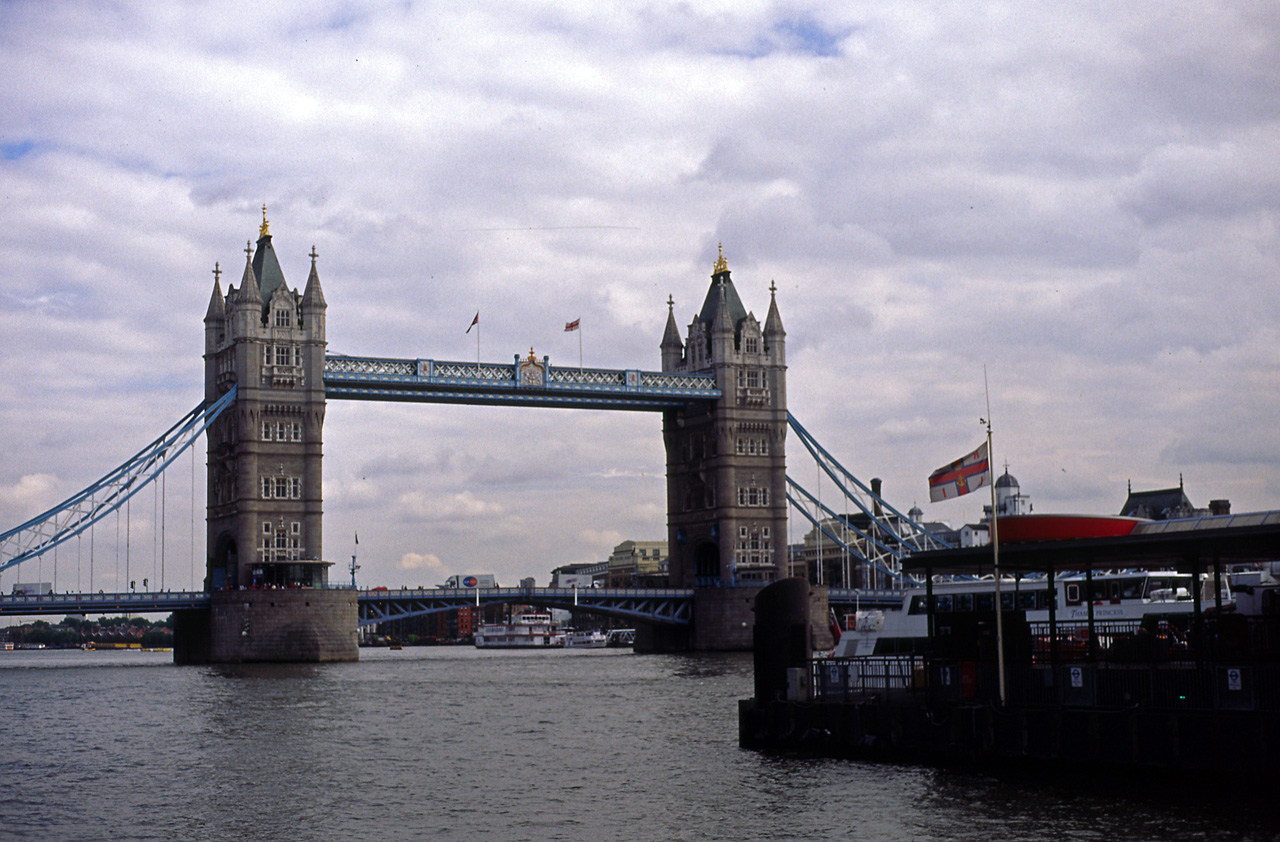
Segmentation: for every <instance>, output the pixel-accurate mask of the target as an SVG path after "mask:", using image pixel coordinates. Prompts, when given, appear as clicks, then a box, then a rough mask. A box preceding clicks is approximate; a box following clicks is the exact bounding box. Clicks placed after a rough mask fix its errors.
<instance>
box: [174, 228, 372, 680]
mask: <svg viewBox="0 0 1280 842" xmlns="http://www.w3.org/2000/svg"><path fill="white" fill-rule="evenodd" d="M245 255H246V257H245V267H244V274H243V275H242V276H241V280H240V286H239V287H235V286H228V288H227V294H226V297H225V299H224V298H223V295H222V289H221V284H220V279H219V277H218V276H219V275H220V274H221V272H220V270H215V277H214V289H213V294H212V296H211V298H210V302H209V309H208V311H207V312H206V314H205V398H206V400H207V401H209V402H210V403H212V402H213V401H215V400H217V399H218V398H220V397H221V396H222V395H224V394H226V392H227V391H229V390H230V389H231V388H232V387H233V386H234V387H235V388H236V398H235V402H234V403H233V404H232V405H231V406H230V407H229V408H228V409H227V410H226V411H225V412H223V414H222V415H221V416H220V417H219V418H218V419H217V421H215V422H214V424H213V425H212V426H211V427H210V428H209V431H208V508H207V515H206V524H207V528H208V535H207V547H208V553H207V558H208V566H207V572H206V577H205V587H206V589H207V590H209V591H211V592H213V594H214V603H213V609H212V613H213V617H212V620H211V622H210V626H209V629H210V633H209V639H208V640H206V641H204V645H203V646H202V647H201V646H195V647H188V648H191V649H192V651H191V653H190V655H189V657H186V658H185V659H186V660H192V661H201V660H212V661H247V660H354V659H355V657H356V648H355V627H356V626H355V624H356V619H355V597H354V594H353V593H350V592H347V593H341V592H332V591H327V590H325V588H326V586H327V585H328V568H329V566H330V564H331V563H330V562H326V561H324V560H323V552H322V550H323V544H322V540H323V531H322V524H321V515H322V505H323V504H322V492H321V479H322V472H321V467H322V450H323V447H322V444H323V427H324V415H325V387H324V363H325V311H326V309H327V304H326V303H325V299H324V293H323V292H322V291H321V289H320V277H319V274H318V272H317V270H316V258H317V256H318V255H317V254H316V252H315V249H314V248H312V250H311V255H310V257H311V273H310V276H309V277H308V278H307V284H306V289H305V291H304V292H298V291H297V290H294V289H290V287H289V285H288V283H287V282H286V281H285V278H284V273H283V272H282V271H281V269H280V263H279V260H278V259H277V258H276V253H275V248H274V247H273V245H272V241H271V233H270V230H269V227H268V222H267V216H266V208H265V207H264V208H263V214H262V226H261V228H260V229H259V231H258V241H257V247H256V249H255V248H254V247H253V246H252V245H248V246H246V248H245ZM262 593H266V594H270V595H271V596H270V598H269V599H266V598H263V597H261V594H262ZM227 594H234V596H231V597H229V598H227V599H221V598H220V595H227ZM299 594H301V596H298V595H299ZM263 599H265V602H264V603H263V604H262V605H258V604H257V602H259V601H262V600H263ZM223 603H225V604H223ZM330 603H333V604H332V605H331V604H330ZM347 603H349V608H350V611H349V612H348V611H347V607H348V606H347ZM264 609H267V610H264ZM272 609H279V610H272ZM220 612H221V614H220ZM348 614H349V616H348ZM232 615H234V616H232ZM220 617H221V619H220ZM223 627H226V628H223Z"/></svg>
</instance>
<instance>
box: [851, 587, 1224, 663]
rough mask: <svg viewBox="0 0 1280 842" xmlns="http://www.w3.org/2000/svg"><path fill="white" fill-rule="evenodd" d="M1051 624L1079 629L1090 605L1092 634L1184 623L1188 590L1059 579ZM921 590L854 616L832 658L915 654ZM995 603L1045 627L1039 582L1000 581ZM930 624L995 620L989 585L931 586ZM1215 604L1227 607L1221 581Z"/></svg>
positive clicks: (1209, 602) (921, 641)
mask: <svg viewBox="0 0 1280 842" xmlns="http://www.w3.org/2000/svg"><path fill="white" fill-rule="evenodd" d="M1055 584H1056V585H1057V604H1056V606H1055V612H1054V613H1055V617H1054V620H1055V622H1056V624H1057V626H1058V629H1059V633H1060V634H1062V633H1065V632H1067V631H1069V630H1072V629H1080V628H1084V627H1087V625H1088V622H1089V612H1090V603H1092V609H1093V622H1094V628H1095V630H1096V631H1099V632H1101V631H1105V630H1106V629H1107V628H1118V627H1120V626H1124V625H1129V626H1136V625H1137V624H1139V623H1141V622H1142V621H1143V620H1144V619H1146V618H1147V617H1160V618H1168V619H1177V618H1178V617H1179V616H1182V617H1188V618H1189V617H1190V615H1191V613H1192V611H1193V610H1194V599H1193V594H1192V588H1193V587H1195V584H1194V582H1193V580H1192V577H1191V576H1190V575H1189V574H1186V573H1177V572H1172V571H1158V570H1153V571H1145V570H1130V571H1124V572H1114V573H1113V572H1106V573H1094V574H1093V590H1092V594H1086V592H1085V591H1086V587H1087V579H1086V577H1085V576H1084V574H1070V575H1063V576H1059V577H1058V579H1057V582H1056V583H1055ZM1202 588H1203V590H1202V592H1201V594H1202V595H1201V608H1202V610H1206V609H1209V608H1212V607H1214V606H1215V605H1216V603H1217V600H1215V599H1214V595H1213V579H1212V577H1205V578H1203V579H1202ZM926 599H927V597H926V590H925V588H924V586H922V585H921V586H916V587H912V588H909V589H907V590H905V591H904V592H903V595H902V602H901V603H900V605H899V606H898V607H896V608H890V609H884V610H881V609H871V610H859V611H857V612H856V613H855V614H850V615H846V616H845V618H844V620H843V621H842V622H841V623H840V629H839V631H840V639H839V641H838V642H837V643H836V647H835V650H834V651H833V652H832V657H836V658H850V657H860V656H866V655H893V654H900V653H907V652H918V651H922V650H923V649H924V648H925V647H926V644H927V642H928V634H929V632H928V624H929V620H928V612H927V608H926V605H927V603H926ZM1000 601H1001V603H1002V604H1003V606H1004V610H1005V611H1015V610H1016V611H1022V612H1025V616H1026V619H1027V622H1028V623H1033V624H1035V623H1043V624H1047V623H1048V622H1049V589H1048V586H1047V582H1046V581H1045V580H1044V579H1043V578H1040V579H1021V580H1018V581H1015V580H1014V579H1011V578H1004V579H1001V582H1000ZM933 602H934V618H935V621H937V620H939V619H941V620H945V619H946V618H947V617H952V616H956V615H964V614H967V615H970V616H976V615H979V614H984V613H985V614H987V615H991V616H994V614H995V581H994V580H993V579H990V578H987V579H979V580H951V581H935V582H934V583H933ZM1222 602H1223V605H1224V607H1225V606H1228V605H1232V604H1233V600H1232V597H1231V593H1230V589H1229V587H1227V585H1226V579H1225V576H1224V582H1223V593H1222Z"/></svg>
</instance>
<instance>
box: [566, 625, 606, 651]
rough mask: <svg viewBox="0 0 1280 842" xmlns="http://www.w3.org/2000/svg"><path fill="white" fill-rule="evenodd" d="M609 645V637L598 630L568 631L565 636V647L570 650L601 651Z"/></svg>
mask: <svg viewBox="0 0 1280 842" xmlns="http://www.w3.org/2000/svg"><path fill="white" fill-rule="evenodd" d="M608 645H609V635H608V634H607V633H605V632H603V631H601V630H600V629H591V630H582V631H569V632H567V633H566V634H565V646H567V647H569V648H570V649H603V648H605V647H606V646H608Z"/></svg>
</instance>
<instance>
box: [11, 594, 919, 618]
mask: <svg viewBox="0 0 1280 842" xmlns="http://www.w3.org/2000/svg"><path fill="white" fill-rule="evenodd" d="M693 599H694V591H693V590H692V589H686V588H640V589H637V588H478V589H477V588H456V589H450V588H396V589H390V588H370V589H364V590H360V592H359V595H358V603H359V616H360V621H359V623H360V625H361V626H369V625H375V624H377V623H384V622H389V621H392V620H406V619H408V618H410V617H418V616H422V615H424V614H434V613H438V612H440V611H450V610H453V609H455V608H461V607H463V606H469V605H477V604H479V605H494V604H508V605H510V604H519V605H536V606H538V607H540V608H561V609H564V610H566V611H568V610H575V609H576V610H579V611H588V612H590V613H592V614H601V615H604V616H608V617H617V618H619V619H622V620H627V621H629V622H634V623H649V624H653V625H663V626H687V625H688V624H689V623H690V622H691V621H692V616H693ZM828 602H829V603H830V604H831V605H832V606H833V607H840V608H843V609H846V610H847V609H853V608H859V607H861V608H888V607H896V606H898V605H901V604H902V594H901V592H900V591H884V590H881V591H865V590H851V589H839V588H833V589H831V590H830V591H829V592H828ZM209 603H210V599H209V594H208V593H206V592H205V591H146V592H142V593H137V592H125V593H52V594H40V595H24V594H0V616H11V617H20V616H32V615H44V614H58V615H62V614H163V613H168V612H170V611H178V610H181V609H186V608H208V607H209Z"/></svg>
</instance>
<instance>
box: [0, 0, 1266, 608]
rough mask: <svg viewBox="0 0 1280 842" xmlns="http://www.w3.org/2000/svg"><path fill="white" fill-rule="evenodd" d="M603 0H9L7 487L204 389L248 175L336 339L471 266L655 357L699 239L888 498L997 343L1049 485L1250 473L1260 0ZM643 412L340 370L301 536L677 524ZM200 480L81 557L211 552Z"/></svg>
mask: <svg viewBox="0 0 1280 842" xmlns="http://www.w3.org/2000/svg"><path fill="white" fill-rule="evenodd" d="M272 5H274V6H279V7H280V10H276V11H272V10H269V9H264V7H265V6H272ZM622 5H624V4H604V3H598V4H587V3H578V4H571V3H555V2H551V3H546V2H504V3H493V4H434V3H408V2H397V3H390V2H387V3H373V2H370V3H360V4H357V3H345V2H317V3H309V4H306V3H291V4H284V3H281V4H262V3H242V4H224V3H190V4H151V3H103V2H92V3H89V2H84V3H75V2H65V3H58V4H51V3H43V2H21V1H19V2H3V3H0V62H2V64H3V66H4V68H5V72H4V81H3V82H0V196H2V197H3V202H2V203H0V529H4V528H8V527H10V526H15V525H17V524H18V523H20V522H22V521H24V520H25V519H27V518H28V517H31V516H33V515H35V514H37V513H38V512H40V511H42V510H44V509H45V508H47V507H49V506H51V505H53V504H54V503H56V502H57V501H59V500H62V499H64V498H66V497H67V496H69V495H70V494H71V493H73V492H75V491H76V490H78V489H80V488H81V487H83V486H85V485H86V484H87V483H89V482H90V481H92V480H94V479H96V478H97V477H99V476H101V475H102V474H103V473H105V472H106V471H107V470H109V469H110V468H112V467H114V466H115V465H116V464H118V463H119V462H121V461H123V460H124V459H125V458H126V457H127V456H129V455H131V454H132V453H133V452H135V451H136V450H138V449H139V448H140V447H142V445H144V444H145V443H146V442H147V441H149V440H150V439H152V438H153V437H155V436H156V435H158V434H159V433H160V432H162V431H163V430H164V429H165V428H166V427H168V426H169V424H171V423H172V422H174V421H176V420H177V419H178V418H179V417H180V416H182V415H183V414H184V413H185V412H186V411H188V410H189V409H191V408H192V407H193V406H195V405H196V403H198V402H199V401H200V399H201V397H202V377H203V369H202V361H201V357H200V355H201V353H202V350H203V333H202V330H203V325H202V318H203V315H204V311H205V307H206V305H207V303H208V300H209V293H210V289H211V286H212V278H213V276H212V274H211V272H212V269H213V267H214V263H215V261H218V262H220V263H221V265H222V266H223V267H224V268H225V269H226V270H227V271H228V277H229V278H230V279H231V280H233V281H234V282H237V283H238V280H239V274H240V272H241V270H242V267H243V262H244V256H243V254H242V249H243V248H244V243H245V241H246V240H247V239H250V238H251V237H256V233H257V229H258V224H259V222H260V221H261V206H262V205H263V204H264V203H265V204H266V205H267V212H268V215H269V218H270V221H271V230H272V233H273V235H274V243H275V248H276V252H277V254H278V255H279V257H280V261H281V264H282V266H283V268H284V272H285V276H286V279H287V280H288V282H289V283H290V284H291V285H295V286H296V285H301V284H303V283H304V282H305V280H306V273H307V268H308V265H309V261H308V258H307V256H306V255H307V252H309V251H310V249H311V247H312V245H313V244H314V245H315V247H316V249H317V251H318V252H319V255H320V258H319V264H318V267H319V272H320V277H321V280H322V283H323V286H324V292H325V295H326V297H327V299H328V302H329V320H328V330H329V334H328V336H329V348H330V351H331V352H334V353H345V354H353V355H381V356H393V357H425V358H432V359H443V360H450V359H452V360H467V359H474V358H475V356H476V351H477V349H476V344H475V338H476V337H475V332H474V331H473V332H472V333H471V334H470V335H466V334H465V333H464V331H465V329H466V327H467V325H468V324H469V323H470V321H471V318H472V316H473V315H474V314H475V313H476V312H477V311H479V313H480V316H481V334H480V354H481V356H482V357H483V358H484V359H485V360H489V361H495V362H506V361H510V360H511V359H512V357H513V356H514V355H515V354H519V353H526V354H527V353H528V351H529V349H530V347H532V348H533V349H534V350H535V351H536V353H537V354H538V355H539V356H542V355H543V354H546V355H549V356H550V357H551V360H552V362H553V363H559V364H564V365H575V364H577V362H578V341H577V339H578V337H577V336H576V335H575V334H567V333H565V332H564V331H563V326H564V323H565V322H566V321H567V320H570V319H574V318H581V320H582V327H583V332H582V340H583V356H584V361H585V364H586V365H588V366H601V367H612V368H622V367H638V368H644V369H650V370H656V369H659V368H660V358H659V353H658V343H659V342H660V340H661V337H662V329H663V326H664V323H665V319H666V314H667V307H666V300H667V296H668V295H671V296H673V297H674V300H675V313H676V316H677V320H678V322H679V323H680V325H681V326H682V328H683V326H685V325H687V324H688V323H689V321H690V320H691V319H692V317H693V315H694V314H695V313H696V311H697V309H698V307H699V306H700V304H701V302H702V298H703V296H704V294H705V292H706V288H707V285H708V283H709V275H710V272H711V268H712V264H713V262H714V260H715V256H716V248H717V244H718V243H723V244H724V253H725V256H726V258H727V260H728V262H729V266H730V269H731V270H732V271H733V277H734V281H735V284H736V285H737V287H738V289H739V291H740V293H741V296H742V298H743V301H744V303H745V304H746V306H747V307H748V309H751V310H753V311H754V312H755V313H756V315H757V316H758V317H760V318H761V319H763V317H764V314H765V312H766V311H767V309H768V303H769V293H768V288H769V285H770V283H771V282H776V284H777V287H778V294H777V295H778V306H779V309H780V311H781V314H782V318H783V322H784V324H785V326H786V329H787V356H788V363H789V370H788V391H789V398H790V409H791V411H792V412H793V413H794V414H795V415H796V416H797V418H798V419H799V420H800V421H801V422H802V423H803V424H804V425H805V426H806V427H807V428H808V429H809V430H810V431H811V432H812V433H813V434H814V435H815V436H816V437H817V438H818V439H819V440H820V441H821V442H822V443H823V444H824V445H825V446H826V447H827V448H828V449H829V450H830V451H832V452H833V453H834V454H835V455H836V456H837V458H839V459H840V460H841V461H842V462H843V463H844V464H845V465H846V466H847V467H848V468H849V469H850V470H852V471H853V472H854V473H855V474H857V475H858V476H859V477H861V478H863V479H864V480H865V479H869V478H870V477H872V476H879V477H882V478H883V479H884V483H885V492H886V496H887V497H888V498H889V499H890V500H891V501H892V502H894V503H895V504H896V505H899V506H903V507H907V506H910V505H911V504H913V503H920V504H921V505H922V506H923V507H924V509H925V512H926V515H927V517H929V518H930V519H942V520H948V521H951V522H952V523H956V524H959V523H962V522H964V521H966V520H973V519H976V517H977V516H978V513H979V511H980V506H981V503H982V502H983V501H982V499H981V495H970V496H969V497H965V498H961V499H959V500H953V501H949V502H946V503H939V504H934V505H929V504H928V502H927V498H928V492H927V486H926V477H927V476H928V474H929V472H930V471H931V470H932V469H934V468H936V467H938V466H939V465H942V464H944V463H945V462H948V461H950V460H951V459H954V458H956V457H958V456H960V455H962V454H963V453H965V452H967V451H968V450H970V449H972V448H973V447H975V446H977V444H978V443H979V442H980V440H981V437H982V435H983V430H982V427H981V426H980V424H979V421H978V419H979V418H980V417H982V416H985V415H986V414H987V410H986V406H985V402H984V396H983V372H984V367H985V369H986V373H987V378H988V379H989V382H990V400H991V415H992V418H993V420H994V428H995V446H996V455H995V456H996V460H997V462H999V463H1003V462H1005V461H1007V462H1008V464H1009V468H1010V471H1011V472H1012V473H1013V474H1014V475H1015V476H1016V477H1017V478H1018V479H1019V480H1020V482H1021V484H1022V489H1023V491H1024V492H1026V493H1028V494H1030V495H1031V498H1032V501H1033V503H1034V505H1035V508H1036V511H1044V512H1048V511H1083V512H1104V513H1114V512H1116V511H1118V510H1119V507H1120V505H1121V504H1122V503H1123V501H1124V498H1125V491H1126V486H1127V483H1129V482H1130V481H1131V482H1132V484H1133V487H1134V488H1136V489H1146V488H1162V487H1169V486H1175V485H1177V484H1178V482H1179V477H1180V476H1181V477H1182V478H1183V479H1184V481H1185V485H1186V489H1187V492H1188V494H1189V496H1190V497H1191V499H1192V500H1193V501H1194V502H1196V503H1197V504H1199V505H1204V504H1206V503H1207V502H1208V500H1209V499H1210V498H1227V499H1229V500H1230V501H1231V503H1232V506H1233V510H1234V511H1248V510H1256V509H1265V508H1280V470H1278V464H1277V463H1278V461H1280V432H1278V431H1277V424H1276V419H1277V415H1278V413H1277V401H1278V400H1280V382H1278V381H1280V375H1278V374H1277V358H1278V357H1280V350H1278V349H1280V291H1278V290H1277V280H1280V266H1278V263H1280V232H1278V230H1277V225H1278V220H1280V176H1278V175H1277V172H1278V169H1277V166H1276V165H1277V162H1280V41H1278V38H1280V6H1277V5H1276V4H1273V3H1239V2H1211V1H1210V0H1204V2H1199V3H1195V4H1169V3H1163V2H1141V1H1139V2H1131V3H1126V4H1103V6H1102V7H1101V8H1099V6H1098V4H1058V3H1027V2H1022V0H1016V2H1009V3H982V2H964V3H931V4H904V3H900V2H893V3H890V2H865V3H849V2H840V3H835V2H832V3H821V2H809V3H806V2H794V3H786V2H780V3H750V2H746V3H744V2H741V0H735V1H734V2H699V1H698V0H693V2H670V3H666V2H652V3H643V4H634V5H631V6H630V8H628V9H620V8H617V7H620V6H622ZM486 7H487V8H486ZM224 280H226V279H224ZM660 429H661V420H660V417H659V416H657V415H653V414H646V413H637V414H622V413H603V412H589V411H570V410H518V409H503V408H474V407H450V406H432V405H390V404H376V403H354V402H341V401H334V402H332V403H330V405H329V409H328V416H327V422H326V426H325V438H326V441H325V517H326V520H325V534H326V539H325V547H324V554H325V556H326V557H327V558H330V559H333V560H336V561H339V562H342V561H345V560H347V559H349V556H350V554H351V551H352V538H353V535H354V534H355V533H356V532H357V531H358V532H359V535H360V561H361V563H362V564H363V565H364V568H363V570H362V571H361V581H362V582H363V583H367V584H387V585H393V586H394V585H400V584H408V585H416V584H426V585H432V584H436V583H438V582H440V581H443V579H444V577H445V576H448V575H450V574H452V573H472V572H494V573H496V574H497V575H498V578H499V581H500V582H502V583H504V584H515V583H516V580H517V579H518V578H520V577H522V576H535V577H536V578H537V579H538V582H539V584H544V583H545V582H546V580H547V578H548V575H549V571H550V570H551V568H552V567H554V566H556V565H558V564H561V563H566V562H574V561H592V560H600V559H603V558H605V557H606V556H607V555H608V553H609V551H610V549H611V548H612V547H613V545H614V544H616V543H617V542H619V541H621V540H624V539H627V538H637V539H655V538H657V539H661V538H664V537H665V534H666V531H665V505H666V504H665V495H664V482H663V472H664V454H663V449H662V443H661V436H660ZM788 457H789V458H788V472H789V473H790V474H791V475H792V476H794V477H795V478H796V479H798V480H799V481H800V482H801V483H804V484H806V485H808V486H810V487H811V488H812V487H814V486H815V485H817V469H816V468H815V467H814V466H813V463H812V462H811V461H808V460H807V459H804V458H802V457H801V448H800V446H799V445H798V443H796V442H795V440H794V438H792V439H791V447H790V448H789V453H788ZM197 472H198V473H199V477H198V479H197V481H196V482H195V485H196V492H195V495H194V502H193V495H192V492H191V486H192V484H193V483H192V479H193V475H194V474H196V473H197ZM203 487H204V479H203V448H201V455H200V456H199V457H198V458H197V459H196V460H195V461H194V462H193V461H192V460H191V459H189V458H188V457H183V459H182V460H180V462H179V463H178V465H177V466H175V468H174V469H172V470H171V471H170V472H169V478H168V479H167V481H166V488H165V494H164V497H163V501H164V505H163V506H161V505H160V500H159V499H158V498H157V497H155V496H154V495H152V494H151V492H149V491H147V492H143V494H141V495H140V496H139V497H138V498H135V502H134V504H133V506H132V511H131V512H130V514H129V518H128V521H127V524H124V525H118V524H116V523H115V522H114V520H112V521H109V522H107V523H105V524H103V525H102V526H101V527H99V529H98V530H96V532H97V534H96V535H95V536H94V539H93V542H94V547H95V572H94V581H93V583H92V587H95V588H97V587H103V588H107V589H110V588H111V587H114V586H116V584H118V583H119V582H123V581H125V578H126V572H125V568H126V567H128V568H129V571H128V575H129V576H132V577H134V578H137V579H140V578H141V576H142V575H147V573H150V574H151V576H153V577H157V578H158V576H157V573H158V572H159V564H158V560H159V559H160V558H163V561H164V571H163V574H162V575H163V577H164V578H165V581H166V584H167V585H168V586H169V587H183V586H188V585H190V584H191V583H192V582H195V581H198V580H199V578H200V576H201V575H202V573H201V572H199V570H200V568H202V561H201V557H202V554H203V544H202V543H201V544H200V545H199V546H198V547H196V548H195V549H194V550H193V548H192V541H191V537H190V533H191V521H192V520H193V517H194V519H195V520H196V521H197V526H196V529H197V532H200V533H201V538H200V541H201V542H202V541H203V538H202V530H203V522H202V518H203V506H204V490H203ZM161 521H163V524H164V529H163V534H164V541H163V545H161V542H160V540H159V533H160V529H161V525H160V522H161ZM793 523H794V524H795V525H794V526H793V529H792V535H791V539H792V540H799V539H800V536H801V534H802V532H803V527H802V526H801V525H800V521H799V518H793ZM126 527H127V528H126ZM120 529H124V530H125V531H126V532H128V533H129V542H128V547H127V548H119V547H117V545H116V539H115V535H116V532H117V531H118V530H120ZM122 541H123V539H122ZM88 543H89V539H87V538H86V539H84V540H83V541H82V542H81V546H80V547H79V548H78V549H77V548H76V547H75V546H73V545H67V546H65V547H64V549H63V550H61V551H60V557H59V560H58V571H57V585H58V588H59V589H64V588H66V587H72V588H74V587H76V586H77V584H78V585H79V586H81V587H87V586H89V582H88V567H89V562H88ZM41 565H42V566H41V567H40V568H39V569H38V570H31V571H29V572H28V571H24V572H22V573H20V574H18V573H14V572H13V571H10V572H8V573H6V574H4V576H3V577H2V578H0V589H3V590H6V591H7V590H8V589H9V587H10V585H11V583H12V582H14V581H32V580H35V579H36V578H40V579H43V580H45V581H48V580H49V579H50V578H51V577H52V575H53V570H52V568H53V561H52V560H51V559H46V560H45V561H43V562H41ZM139 571H142V572H141V573H139ZM77 577H79V580H78V582H77Z"/></svg>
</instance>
